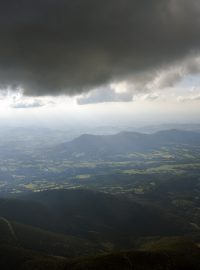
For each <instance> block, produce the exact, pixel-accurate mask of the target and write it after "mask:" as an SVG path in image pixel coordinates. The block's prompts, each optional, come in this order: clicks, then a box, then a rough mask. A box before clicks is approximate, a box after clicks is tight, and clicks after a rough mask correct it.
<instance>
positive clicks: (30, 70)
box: [0, 0, 200, 96]
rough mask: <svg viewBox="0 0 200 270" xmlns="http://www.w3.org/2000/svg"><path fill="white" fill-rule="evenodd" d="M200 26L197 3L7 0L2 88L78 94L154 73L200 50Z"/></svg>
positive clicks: (0, 24) (2, 22)
mask: <svg viewBox="0 0 200 270" xmlns="http://www.w3.org/2000/svg"><path fill="white" fill-rule="evenodd" d="M199 25H200V3H199V0H148V1H147V0H101V1H100V0H98V1H97V0H18V1H13V0H12V1H11V0H1V2H0V86H1V88H5V87H8V86H10V87H12V88H15V87H18V86H21V87H22V88H24V89H25V93H26V94H27V95H35V96H37V95H49V94H54V95H57V94H59V93H67V94H71V95H73V94H76V93H81V92H82V91H86V90H89V89H92V88H94V87H99V86H101V85H106V84H107V83H109V82H113V81H118V80H121V79H127V78H129V79H130V78H132V76H133V75H135V74H138V73H141V72H145V73H146V72H148V71H149V72H153V70H155V69H160V68H162V67H163V66H167V65H168V64H173V63H174V62H175V61H179V60H180V59H182V58H184V57H186V56H188V54H190V53H195V52H196V51H198V50H199V46H200V27H199ZM141 78H142V77H141Z"/></svg>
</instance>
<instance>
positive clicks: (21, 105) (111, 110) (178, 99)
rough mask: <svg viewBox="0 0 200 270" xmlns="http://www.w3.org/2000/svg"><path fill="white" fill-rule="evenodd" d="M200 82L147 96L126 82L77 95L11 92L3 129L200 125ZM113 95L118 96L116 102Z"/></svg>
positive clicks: (5, 94)
mask: <svg viewBox="0 0 200 270" xmlns="http://www.w3.org/2000/svg"><path fill="white" fill-rule="evenodd" d="M198 80H199V78H198V76H196V77H193V79H192V80H191V77H188V78H184V80H183V81H182V82H181V83H178V84H177V85H176V86H173V87H166V88H164V89H162V90H154V91H153V90H152V91H146V92H145V91H143V92H141V91H136V89H133V86H132V85H129V84H128V83H126V82H120V83H119V84H112V85H110V86H109V87H107V88H105V89H103V91H102V89H95V90H93V91H91V92H89V93H87V94H82V95H79V96H75V97H67V96H56V97H52V96H48V97H47V96H46V97H27V96H24V95H23V91H22V90H21V89H18V90H17V91H11V90H9V89H7V90H4V91H2V92H1V95H0V125H8V126H9V125H10V126H13V125H14V126H24V125H29V126H46V127H52V128H67V127H68V128H69V127H71V128H78V127H82V126H88V127H92V126H94V127H95V126H102V125H103V126H105V125H114V126H123V125H127V126H143V125H148V124H158V123H170V122H172V123H174V122H179V123H186V122H193V123H194V122H199V115H200V106H199V105H200V89H199V88H198V83H197V82H198ZM194 81H195V82H196V84H194V83H193V82H194ZM109 91H111V92H110V93H109ZM105 93H106V95H107V96H104V94H105ZM109 95H110V96H111V97H112V98H113V97H114V95H116V97H117V98H116V97H115V100H114V101H113V100H112V98H110V99H109V98H108V97H109ZM122 96H123V98H124V97H125V96H126V97H127V96H128V97H129V98H127V100H126V99H125V100H123V98H121V97H122ZM80 101H82V103H81V102H80ZM83 104H84V105H83Z"/></svg>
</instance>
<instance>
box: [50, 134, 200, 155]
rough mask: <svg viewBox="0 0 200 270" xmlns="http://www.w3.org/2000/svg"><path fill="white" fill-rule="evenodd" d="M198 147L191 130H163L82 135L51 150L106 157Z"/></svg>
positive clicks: (199, 138)
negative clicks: (182, 146) (180, 147)
mask: <svg viewBox="0 0 200 270" xmlns="http://www.w3.org/2000/svg"><path fill="white" fill-rule="evenodd" d="M183 144H184V145H190V146H196V145H197V146H200V134H199V133H195V132H191V131H180V130H166V131H160V132H157V133H155V134H142V133H136V132H120V133H118V134H116V135H102V136H101V135H89V134H84V135H82V136H80V137H78V138H76V139H74V140H73V141H71V142H67V143H63V144H61V145H60V146H58V147H56V148H54V149H53V151H50V152H49V153H48V155H50V156H54V157H55V158H56V157H57V158H78V159H82V158H84V159H92V158H106V157H113V156H114V155H118V154H127V153H133V152H146V151H153V150H156V149H159V148H160V147H163V146H174V145H176V146H177V145H183Z"/></svg>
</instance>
